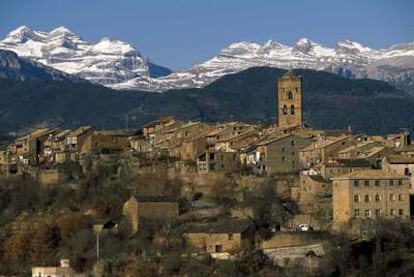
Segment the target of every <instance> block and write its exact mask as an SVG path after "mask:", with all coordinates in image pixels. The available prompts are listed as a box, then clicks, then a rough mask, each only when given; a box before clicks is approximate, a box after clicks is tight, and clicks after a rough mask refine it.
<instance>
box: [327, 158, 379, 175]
mask: <svg viewBox="0 0 414 277" xmlns="http://www.w3.org/2000/svg"><path fill="white" fill-rule="evenodd" d="M319 166H320V174H321V175H322V176H323V177H324V178H327V179H331V178H332V177H335V176H339V175H342V174H345V173H348V172H353V171H357V170H367V169H372V168H373V165H372V163H371V162H370V161H368V160H366V159H360V158H359V159H352V158H351V159H335V160H331V161H328V162H327V163H322V164H320V165H319Z"/></svg>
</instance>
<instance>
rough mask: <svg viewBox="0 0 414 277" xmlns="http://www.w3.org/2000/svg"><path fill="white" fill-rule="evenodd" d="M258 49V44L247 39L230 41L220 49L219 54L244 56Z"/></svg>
mask: <svg viewBox="0 0 414 277" xmlns="http://www.w3.org/2000/svg"><path fill="white" fill-rule="evenodd" d="M259 49H260V45H259V44H257V43H252V42H248V41H242V42H236V43H232V44H230V45H229V46H227V47H226V48H224V49H223V50H221V52H220V55H229V56H246V55H253V54H254V53H256V52H257V50H259Z"/></svg>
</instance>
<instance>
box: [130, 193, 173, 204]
mask: <svg viewBox="0 0 414 277" xmlns="http://www.w3.org/2000/svg"><path fill="white" fill-rule="evenodd" d="M134 197H135V199H136V200H137V201H138V202H169V203H173V202H178V199H177V198H176V197H172V196H165V195H161V196H156V195H144V196H138V195H134Z"/></svg>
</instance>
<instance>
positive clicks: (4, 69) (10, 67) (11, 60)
mask: <svg viewBox="0 0 414 277" xmlns="http://www.w3.org/2000/svg"><path fill="white" fill-rule="evenodd" d="M0 78H3V79H14V80H21V81H27V80H57V81H66V82H74V83H80V82H87V81H86V80H83V79H82V78H80V77H77V76H75V75H70V74H67V73H64V72H61V71H58V70H55V69H53V68H50V67H47V66H44V65H42V64H40V63H37V62H34V61H31V60H27V59H23V58H19V57H18V56H17V55H16V54H15V53H14V52H12V51H7V50H1V49H0Z"/></svg>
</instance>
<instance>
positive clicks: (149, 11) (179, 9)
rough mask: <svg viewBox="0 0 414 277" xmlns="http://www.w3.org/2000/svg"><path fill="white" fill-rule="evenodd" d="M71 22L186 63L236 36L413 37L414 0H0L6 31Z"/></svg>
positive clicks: (161, 60) (377, 44)
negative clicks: (23, 26) (21, 27)
mask: <svg viewBox="0 0 414 277" xmlns="http://www.w3.org/2000/svg"><path fill="white" fill-rule="evenodd" d="M21 25H26V26H28V27H30V28H32V29H34V30H40V31H50V30H52V29H54V28H56V27H59V26H65V27H67V28H69V29H70V30H72V31H73V32H75V33H76V34H77V35H79V36H80V37H82V38H83V39H84V40H87V41H91V42H97V41H99V40H100V39H101V38H102V37H110V38H112V39H119V40H123V41H126V42H128V43H130V44H132V45H133V46H135V47H136V48H137V49H138V50H139V51H140V53H141V54H142V55H143V56H144V57H147V58H149V59H150V60H151V61H153V62H155V63H157V64H160V65H163V66H167V67H169V68H172V69H174V70H183V69H186V68H189V67H191V66H192V65H195V64H197V63H200V62H203V61H205V60H207V59H209V58H211V57H213V56H215V55H216V54H217V53H218V52H219V51H220V50H221V49H222V48H224V47H226V46H228V45H229V44H231V43H233V42H238V41H251V42H256V43H260V44H262V43H264V42H266V41H267V40H270V39H271V40H275V41H278V42H280V43H284V44H289V45H292V44H294V43H295V42H296V41H297V40H299V39H300V38H303V37H306V38H309V39H311V40H313V41H315V42H318V43H321V44H323V45H326V46H330V47H333V46H334V45H335V44H336V42H337V41H339V40H341V39H344V38H346V39H350V40H354V41H358V42H360V43H362V44H364V45H367V46H369V47H372V48H387V47H389V46H391V45H393V44H396V43H404V42H414V1H413V0H388V1H386V0H347V1H346V0H295V1H293V0H283V1H279V0H112V1H110V0H0V38H4V37H5V36H6V35H7V33H8V32H10V31H11V30H14V29H15V28H17V27H18V26H21Z"/></svg>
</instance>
